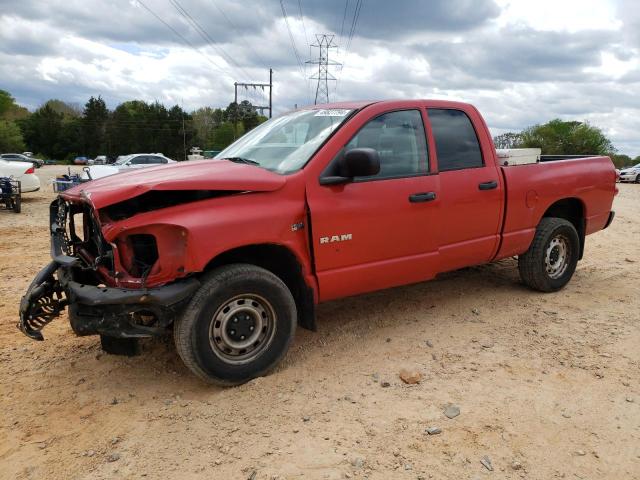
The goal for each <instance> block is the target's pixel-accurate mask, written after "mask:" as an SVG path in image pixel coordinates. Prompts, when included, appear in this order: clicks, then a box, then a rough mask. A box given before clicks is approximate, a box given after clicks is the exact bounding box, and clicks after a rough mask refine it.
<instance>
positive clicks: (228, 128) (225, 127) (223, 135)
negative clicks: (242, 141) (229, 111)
mask: <svg viewBox="0 0 640 480" xmlns="http://www.w3.org/2000/svg"><path fill="white" fill-rule="evenodd" d="M240 125H241V124H240ZM238 128H240V127H238ZM237 133H238V132H236V130H235V126H234V124H233V122H224V123H222V124H221V125H220V126H219V127H218V128H216V130H215V132H214V134H213V144H212V145H211V149H212V150H223V149H225V148H227V147H228V146H229V145H231V143H233V141H234V140H235V138H236V135H237Z"/></svg>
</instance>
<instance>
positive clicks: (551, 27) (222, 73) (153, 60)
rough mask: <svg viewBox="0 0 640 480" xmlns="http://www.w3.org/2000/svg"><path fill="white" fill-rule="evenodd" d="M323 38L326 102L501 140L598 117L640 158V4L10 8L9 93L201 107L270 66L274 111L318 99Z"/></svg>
mask: <svg viewBox="0 0 640 480" xmlns="http://www.w3.org/2000/svg"><path fill="white" fill-rule="evenodd" d="M357 7H358V8H357ZM283 9H284V12H286V16H285V15H284V14H283ZM354 20H355V21H354ZM316 34H330V35H333V36H334V39H333V41H334V43H335V45H337V47H336V48H332V49H330V56H329V58H330V60H332V61H336V62H338V63H340V64H341V65H336V66H332V67H331V68H330V72H331V73H332V74H333V75H334V76H335V78H336V79H337V80H336V81H334V82H330V85H329V89H330V100H331V101H342V100H378V99H388V98H405V99H406V98H437V99H451V100H461V101H466V102H470V103H473V104H475V105H476V106H477V107H478V108H479V109H480V111H481V112H482V113H483V115H484V117H485V119H486V121H487V123H488V125H489V127H490V128H491V130H492V133H493V134H494V135H496V134H500V133H503V132H506V131H519V130H521V129H523V128H526V127H528V126H531V125H535V124H538V123H544V122H547V121H548V120H551V119H553V118H561V119H564V120H578V121H588V122H590V123H591V124H592V125H595V126H597V127H599V128H601V129H602V130H603V131H604V132H605V134H606V135H607V136H608V137H609V138H610V139H611V140H612V141H613V142H614V145H615V146H616V147H617V149H618V151H619V153H626V154H628V155H630V156H632V157H635V156H637V155H640V2H637V1H636V0H579V1H578V0H536V1H535V2H533V1H530V0H395V1H385V0H349V1H347V0H299V1H298V0H282V1H280V0H261V1H257V0H254V1H249V0H244V1H240V0H110V1H108V2H107V1H103V0H64V1H56V0H49V1H45V0H0V89H4V90H8V91H9V92H10V93H11V94H12V95H13V96H14V97H15V98H16V99H17V101H18V102H19V103H20V104H22V105H24V106H26V107H28V108H30V109H35V108H37V107H38V106H39V105H41V104H42V103H44V102H45V101H46V100H48V99H50V98H57V99H60V100H63V101H67V102H71V103H76V104H78V105H80V106H82V105H83V104H84V103H85V102H86V101H87V99H88V98H89V97H90V96H91V95H93V96H98V95H100V96H102V98H104V99H105V101H106V102H107V104H108V105H109V107H111V108H114V107H115V106H117V105H118V104H119V103H121V102H123V101H127V100H133V99H142V100H146V101H154V100H157V101H160V102H162V103H164V104H165V105H174V104H178V105H182V106H183V107H184V108H186V109H187V110H193V109H196V108H199V107H203V106H212V107H226V105H228V104H229V102H231V101H233V95H234V87H233V84H234V82H247V83H248V82H259V83H266V82H268V80H269V71H268V70H269V68H273V70H274V91H273V104H274V114H276V115H277V114H278V113H282V112H284V111H287V110H290V109H292V108H294V106H295V105H298V106H302V105H306V104H309V103H313V102H314V97H315V89H316V81H315V80H311V79H309V77H310V76H312V75H313V73H314V72H315V68H317V67H316V66H313V65H310V64H307V63H306V61H308V60H310V59H313V60H317V57H318V52H317V49H315V48H312V47H310V46H309V45H310V44H311V43H314V41H315V35H316ZM239 99H240V100H245V99H246V100H249V101H251V102H252V103H254V104H256V103H257V104H264V103H265V102H266V101H267V100H266V93H265V92H262V91H261V90H259V89H258V90H255V91H254V90H253V89H249V90H244V89H242V88H241V89H240V91H239Z"/></svg>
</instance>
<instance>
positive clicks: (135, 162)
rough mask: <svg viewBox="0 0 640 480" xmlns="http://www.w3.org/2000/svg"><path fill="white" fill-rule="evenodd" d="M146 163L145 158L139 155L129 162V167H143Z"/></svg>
mask: <svg viewBox="0 0 640 480" xmlns="http://www.w3.org/2000/svg"><path fill="white" fill-rule="evenodd" d="M146 163H147V157H145V156H144V155H139V156H137V157H134V158H132V159H131V160H129V164H130V165H144V164H146Z"/></svg>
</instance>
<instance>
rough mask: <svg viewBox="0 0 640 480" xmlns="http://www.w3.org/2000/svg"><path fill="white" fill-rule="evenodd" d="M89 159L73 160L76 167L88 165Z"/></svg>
mask: <svg viewBox="0 0 640 480" xmlns="http://www.w3.org/2000/svg"><path fill="white" fill-rule="evenodd" d="M88 161H89V159H88V158H87V157H76V158H74V159H73V163H74V164H75V165H86V164H87V162H88Z"/></svg>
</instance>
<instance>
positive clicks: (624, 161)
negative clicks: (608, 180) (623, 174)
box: [611, 153, 634, 168]
mask: <svg viewBox="0 0 640 480" xmlns="http://www.w3.org/2000/svg"><path fill="white" fill-rule="evenodd" d="M611 161H612V162H613V164H614V165H615V166H616V168H624V167H630V166H631V165H634V163H633V159H632V158H631V157H630V156H629V155H619V154H617V153H615V154H612V155H611Z"/></svg>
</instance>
